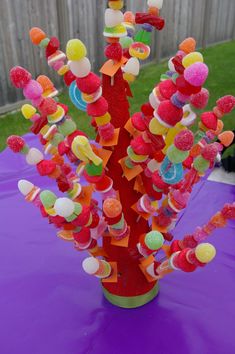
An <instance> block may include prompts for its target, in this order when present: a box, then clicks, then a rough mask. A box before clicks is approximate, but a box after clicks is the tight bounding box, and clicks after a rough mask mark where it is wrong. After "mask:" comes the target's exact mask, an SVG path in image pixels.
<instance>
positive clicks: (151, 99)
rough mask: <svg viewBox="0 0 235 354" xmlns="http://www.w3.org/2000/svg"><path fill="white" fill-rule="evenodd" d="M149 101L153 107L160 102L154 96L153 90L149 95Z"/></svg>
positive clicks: (155, 107) (156, 106)
mask: <svg viewBox="0 0 235 354" xmlns="http://www.w3.org/2000/svg"><path fill="white" fill-rule="evenodd" d="M149 103H150V104H151V106H152V107H153V108H154V109H157V108H158V106H159V104H160V101H159V99H158V98H157V97H156V96H155V94H154V93H153V92H151V93H150V95H149Z"/></svg>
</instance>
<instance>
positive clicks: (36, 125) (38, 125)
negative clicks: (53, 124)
mask: <svg viewBox="0 0 235 354" xmlns="http://www.w3.org/2000/svg"><path fill="white" fill-rule="evenodd" d="M46 124H47V117H40V118H38V119H37V120H36V121H34V122H33V125H32V127H31V128H30V130H31V132H32V133H33V134H35V135H37V134H38V133H39V132H40V130H41V129H42V128H43V127H44V126H45V125H46Z"/></svg>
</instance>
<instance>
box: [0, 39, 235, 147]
mask: <svg viewBox="0 0 235 354" xmlns="http://www.w3.org/2000/svg"><path fill="white" fill-rule="evenodd" d="M202 53H203V55H204V58H205V63H206V64H207V65H208V66H209V70H210V73H209V78H208V80H207V82H206V85H205V86H206V87H207V88H208V89H209V91H210V101H209V105H208V109H211V108H212V107H213V106H214V105H215V102H216V100H217V99H218V98H219V97H221V96H223V95H226V94H232V95H234V96H235V67H234V58H235V42H234V41H232V42H228V43H223V44H219V45H216V46H213V47H210V48H207V49H206V50H204V51H202ZM166 70H167V63H166V62H164V63H161V64H158V65H156V64H150V65H147V66H145V67H143V68H142V70H141V73H140V76H139V77H138V79H137V80H136V81H135V82H134V84H133V85H132V91H133V94H134V98H132V99H131V100H130V104H131V113H134V112H136V111H139V109H140V106H141V103H143V102H145V101H147V100H148V96H149V93H150V92H151V90H152V89H153V87H154V85H155V84H156V83H157V82H158V81H159V77H160V75H161V73H163V72H165V71H166ZM59 99H60V100H61V102H63V103H65V104H67V105H68V106H69V107H70V115H71V116H72V117H73V119H74V120H75V121H76V123H77V126H78V128H79V129H81V130H83V131H85V132H86V133H87V134H88V135H89V136H90V137H91V138H94V136H95V134H94V130H93V128H92V127H91V126H90V119H89V118H88V117H87V115H86V114H85V113H83V112H80V111H78V110H77V109H76V108H75V107H74V106H73V104H72V103H71V102H70V100H69V97H68V94H67V93H66V91H65V92H64V93H62V94H61V95H60V97H59ZM224 124H225V129H227V130H228V129H233V130H234V129H235V113H232V114H230V115H228V116H226V117H225V118H224ZM29 126H30V123H28V122H27V121H26V120H25V119H24V118H23V117H22V115H21V113H20V112H12V113H8V114H7V115H5V116H3V117H0V151H1V150H3V149H4V148H5V142H6V138H7V137H8V136H9V135H11V134H18V135H23V134H25V133H26V132H27V131H28V127H29Z"/></svg>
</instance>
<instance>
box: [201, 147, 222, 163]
mask: <svg viewBox="0 0 235 354" xmlns="http://www.w3.org/2000/svg"><path fill="white" fill-rule="evenodd" d="M217 154H218V149H217V146H216V145H215V144H210V145H206V146H205V147H204V148H203V149H202V152H201V155H202V157H203V158H204V159H206V160H207V161H210V162H214V161H215V158H216V156H217Z"/></svg>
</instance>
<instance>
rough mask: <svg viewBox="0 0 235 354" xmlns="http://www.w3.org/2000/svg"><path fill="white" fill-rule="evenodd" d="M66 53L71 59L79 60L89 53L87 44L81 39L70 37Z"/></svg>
mask: <svg viewBox="0 0 235 354" xmlns="http://www.w3.org/2000/svg"><path fill="white" fill-rule="evenodd" d="M66 55H67V58H68V59H69V60H72V61H77V60H81V59H83V58H84V57H85V56H86V55H87V50H86V47H85V45H84V44H83V43H82V41H80V40H79V39H70V41H68V43H67V46H66Z"/></svg>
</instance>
